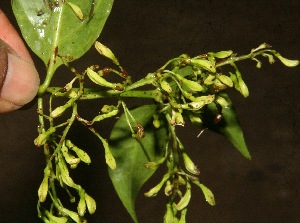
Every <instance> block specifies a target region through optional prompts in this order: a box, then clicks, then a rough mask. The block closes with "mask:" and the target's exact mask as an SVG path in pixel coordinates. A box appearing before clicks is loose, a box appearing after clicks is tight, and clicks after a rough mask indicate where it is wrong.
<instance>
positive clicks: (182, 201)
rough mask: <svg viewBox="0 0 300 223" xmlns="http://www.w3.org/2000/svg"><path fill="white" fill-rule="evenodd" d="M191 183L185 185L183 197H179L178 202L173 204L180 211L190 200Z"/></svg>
mask: <svg viewBox="0 0 300 223" xmlns="http://www.w3.org/2000/svg"><path fill="white" fill-rule="evenodd" d="M191 195H192V193H191V185H190V184H189V183H188V184H187V186H186V192H185V194H184V195H183V197H182V198H181V199H180V201H179V202H178V204H177V205H176V206H175V207H176V210H178V211H181V210H182V209H184V208H186V206H187V205H188V204H189V202H190V200H191Z"/></svg>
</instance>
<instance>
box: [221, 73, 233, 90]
mask: <svg viewBox="0 0 300 223" xmlns="http://www.w3.org/2000/svg"><path fill="white" fill-rule="evenodd" d="M217 78H218V79H219V80H220V81H221V82H222V83H223V84H226V85H227V86H228V87H232V86H233V82H232V80H231V79H230V77H228V76H226V75H223V74H219V75H217Z"/></svg>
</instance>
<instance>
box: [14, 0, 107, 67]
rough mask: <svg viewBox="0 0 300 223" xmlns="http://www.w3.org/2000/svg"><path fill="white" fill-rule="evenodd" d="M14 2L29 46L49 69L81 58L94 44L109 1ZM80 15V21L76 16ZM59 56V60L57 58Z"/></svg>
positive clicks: (15, 0)
mask: <svg viewBox="0 0 300 223" xmlns="http://www.w3.org/2000/svg"><path fill="white" fill-rule="evenodd" d="M68 3H69V1H67V0H65V1H58V0H47V1H45V0H31V1H28V0H14V1H12V8H13V11H14V14H15V16H16V19H17V22H18V24H19V27H20V29H21V32H22V35H23V37H24V39H25V40H26V42H27V44H28V45H29V47H30V48H31V49H32V50H33V52H34V53H36V54H37V55H38V56H39V57H40V58H41V59H42V60H43V61H44V63H45V64H46V66H48V67H49V66H53V68H52V69H53V70H55V69H56V68H57V67H59V66H60V65H61V64H62V60H61V59H59V58H63V59H65V60H66V61H68V62H70V61H73V60H75V59H78V58H79V57H81V56H82V55H83V54H84V53H85V52H86V51H87V50H88V49H89V48H90V47H91V46H92V44H93V43H94V42H95V40H96V39H97V38H98V36H99V35H100V33H101V31H102V28H103V26H104V24H105V22H106V19H107V17H108V16H109V14H110V11H111V7H112V4H113V0H94V1H93V0H88V1H82V0H72V3H71V5H73V6H74V5H76V7H77V8H75V9H76V10H75V11H74V7H71V6H70V4H68ZM79 10H80V12H82V14H83V19H82V20H81V19H80V18H79V17H78V13H79ZM58 55H59V57H58Z"/></svg>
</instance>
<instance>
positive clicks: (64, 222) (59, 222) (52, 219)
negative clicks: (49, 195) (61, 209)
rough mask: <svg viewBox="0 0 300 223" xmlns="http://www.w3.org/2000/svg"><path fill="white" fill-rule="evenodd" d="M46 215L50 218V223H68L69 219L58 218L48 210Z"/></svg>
mask: <svg viewBox="0 0 300 223" xmlns="http://www.w3.org/2000/svg"><path fill="white" fill-rule="evenodd" d="M45 215H46V216H47V217H48V219H49V220H50V222H55V223H67V222H68V218H67V217H56V216H54V215H52V214H51V213H50V212H49V211H47V210H45Z"/></svg>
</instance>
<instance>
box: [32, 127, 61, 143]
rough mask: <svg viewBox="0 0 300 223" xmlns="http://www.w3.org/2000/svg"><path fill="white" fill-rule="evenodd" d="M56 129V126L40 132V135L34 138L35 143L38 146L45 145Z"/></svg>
mask: <svg viewBox="0 0 300 223" xmlns="http://www.w3.org/2000/svg"><path fill="white" fill-rule="evenodd" d="M55 130H56V128H55V127H50V128H49V129H48V130H47V131H46V132H43V133H41V134H39V136H38V137H37V138H36V139H35V140H34V144H35V145H36V146H37V147H40V146H42V145H44V144H45V143H46V141H47V140H48V138H49V136H50V135H51V134H52V133H54V132H55Z"/></svg>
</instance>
